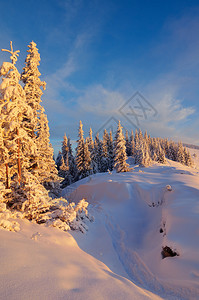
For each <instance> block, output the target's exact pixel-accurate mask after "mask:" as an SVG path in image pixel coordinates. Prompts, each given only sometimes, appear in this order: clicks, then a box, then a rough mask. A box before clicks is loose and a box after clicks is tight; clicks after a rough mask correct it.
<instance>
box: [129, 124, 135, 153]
mask: <svg viewBox="0 0 199 300" xmlns="http://www.w3.org/2000/svg"><path fill="white" fill-rule="evenodd" d="M130 151H131V154H130V155H131V156H134V155H135V141H134V135H133V130H131V136H130Z"/></svg>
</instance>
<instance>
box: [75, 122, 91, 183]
mask: <svg viewBox="0 0 199 300" xmlns="http://www.w3.org/2000/svg"><path fill="white" fill-rule="evenodd" d="M78 136H79V139H78V140H77V148H76V166H77V172H78V179H82V178H84V177H87V176H89V175H90V174H92V168H91V157H90V151H89V150H88V143H87V142H86V143H84V132H83V125H82V122H81V121H80V123H79V134H78Z"/></svg>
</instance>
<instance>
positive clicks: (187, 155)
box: [184, 147, 193, 167]
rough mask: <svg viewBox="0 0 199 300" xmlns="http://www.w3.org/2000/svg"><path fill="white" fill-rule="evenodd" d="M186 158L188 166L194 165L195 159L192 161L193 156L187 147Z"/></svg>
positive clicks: (185, 149) (185, 150)
mask: <svg viewBox="0 0 199 300" xmlns="http://www.w3.org/2000/svg"><path fill="white" fill-rule="evenodd" d="M184 159H185V165H187V166H188V167H192V166H193V161H192V158H191V154H190V152H189V150H188V149H187V148H186V147H185V148H184Z"/></svg>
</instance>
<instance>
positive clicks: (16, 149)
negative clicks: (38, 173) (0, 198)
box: [0, 42, 36, 188]
mask: <svg viewBox="0 0 199 300" xmlns="http://www.w3.org/2000/svg"><path fill="white" fill-rule="evenodd" d="M10 46H11V50H4V49H3V50H2V51H7V52H9V53H10V54H11V57H10V58H11V61H12V63H10V62H4V63H3V64H2V66H1V68H0V76H2V77H3V78H2V83H1V85H0V92H1V98H0V114H1V124H2V126H1V138H0V139H1V147H3V152H2V156H3V161H4V164H5V174H6V187H7V188H8V187H9V178H11V177H12V178H13V179H14V178H16V175H17V178H18V183H19V184H21V180H22V176H23V173H24V171H25V169H29V168H31V166H32V157H33V156H34V155H35V152H36V147H35V144H34V142H33V140H32V137H31V134H30V132H29V120H30V119H31V118H32V116H33V109H32V108H31V107H30V106H29V105H28V104H27V103H26V98H25V93H24V91H23V88H22V86H21V85H20V83H19V80H20V74H19V72H18V70H17V68H16V67H15V63H16V61H17V56H18V52H19V51H13V47H12V42H11V43H10Z"/></svg>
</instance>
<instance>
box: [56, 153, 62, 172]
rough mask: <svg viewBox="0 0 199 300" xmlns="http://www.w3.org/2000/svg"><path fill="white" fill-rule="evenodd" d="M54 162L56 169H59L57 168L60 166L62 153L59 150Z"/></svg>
mask: <svg viewBox="0 0 199 300" xmlns="http://www.w3.org/2000/svg"><path fill="white" fill-rule="evenodd" d="M55 164H56V166H57V170H58V171H59V168H60V166H61V164H62V153H61V151H59V153H58V154H57V158H56V161H55Z"/></svg>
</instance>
